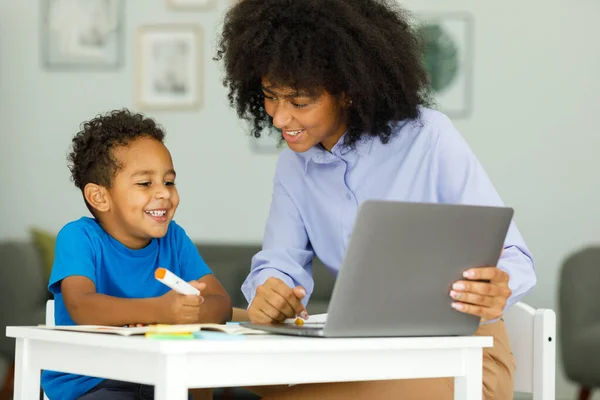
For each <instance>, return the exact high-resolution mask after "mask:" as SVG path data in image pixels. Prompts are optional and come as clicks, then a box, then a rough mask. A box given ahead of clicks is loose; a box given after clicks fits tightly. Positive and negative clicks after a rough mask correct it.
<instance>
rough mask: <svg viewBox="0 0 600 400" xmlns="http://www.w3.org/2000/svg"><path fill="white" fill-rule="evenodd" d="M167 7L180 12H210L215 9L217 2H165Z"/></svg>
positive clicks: (196, 0)
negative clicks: (180, 10)
mask: <svg viewBox="0 0 600 400" xmlns="http://www.w3.org/2000/svg"><path fill="white" fill-rule="evenodd" d="M167 1H168V4H169V7H171V8H174V9H182V10H210V9H213V8H215V7H216V5H217V0H167Z"/></svg>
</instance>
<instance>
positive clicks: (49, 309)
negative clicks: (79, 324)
mask: <svg viewBox="0 0 600 400" xmlns="http://www.w3.org/2000/svg"><path fill="white" fill-rule="evenodd" d="M46 325H47V326H54V300H48V301H47V302H46ZM44 400H50V399H48V396H46V393H44Z"/></svg>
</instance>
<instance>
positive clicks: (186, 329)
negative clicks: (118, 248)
mask: <svg viewBox="0 0 600 400" xmlns="http://www.w3.org/2000/svg"><path fill="white" fill-rule="evenodd" d="M39 328H42V329H51V330H62V331H72V332H88V333H112V334H115V335H121V336H132V335H144V334H146V333H164V334H169V333H192V332H198V331H200V330H208V331H218V332H223V333H228V334H231V335H254V334H267V332H264V331H259V330H257V329H250V328H246V327H243V326H239V325H238V324H209V323H205V324H187V325H148V326H141V327H132V328H129V327H123V326H104V325H56V326H46V325H40V326H39Z"/></svg>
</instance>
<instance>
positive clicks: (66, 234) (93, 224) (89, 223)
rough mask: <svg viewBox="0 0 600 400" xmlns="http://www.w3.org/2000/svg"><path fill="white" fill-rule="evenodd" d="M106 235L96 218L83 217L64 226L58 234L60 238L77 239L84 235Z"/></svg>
mask: <svg viewBox="0 0 600 400" xmlns="http://www.w3.org/2000/svg"><path fill="white" fill-rule="evenodd" d="M105 234H106V232H105V231H104V229H102V227H101V226H100V224H99V223H98V221H96V220H95V219H94V218H89V217H81V218H79V219H77V220H75V221H71V222H69V223H67V224H66V225H64V226H63V227H62V228H61V230H60V231H59V232H58V237H60V238H71V239H77V238H81V237H82V235H83V236H85V237H91V236H98V235H105Z"/></svg>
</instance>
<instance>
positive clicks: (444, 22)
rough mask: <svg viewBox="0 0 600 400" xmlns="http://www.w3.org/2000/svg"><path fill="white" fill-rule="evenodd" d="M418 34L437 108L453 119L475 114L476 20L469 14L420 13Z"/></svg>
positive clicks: (418, 16)
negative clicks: (473, 91) (474, 52)
mask: <svg viewBox="0 0 600 400" xmlns="http://www.w3.org/2000/svg"><path fill="white" fill-rule="evenodd" d="M417 20H418V23H417V34H418V35H419V36H420V38H421V40H422V41H423V45H424V49H425V54H424V63H425V65H426V68H427V72H428V74H429V79H430V83H431V89H432V92H433V96H434V101H435V103H436V108H437V109H438V110H440V111H441V112H443V113H445V114H447V115H448V116H449V117H451V118H465V117H468V116H469V115H470V113H471V107H472V78H473V29H474V28H473V25H474V24H473V19H472V17H471V15H470V14H468V13H448V14H425V13H423V14H418V15H417Z"/></svg>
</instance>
